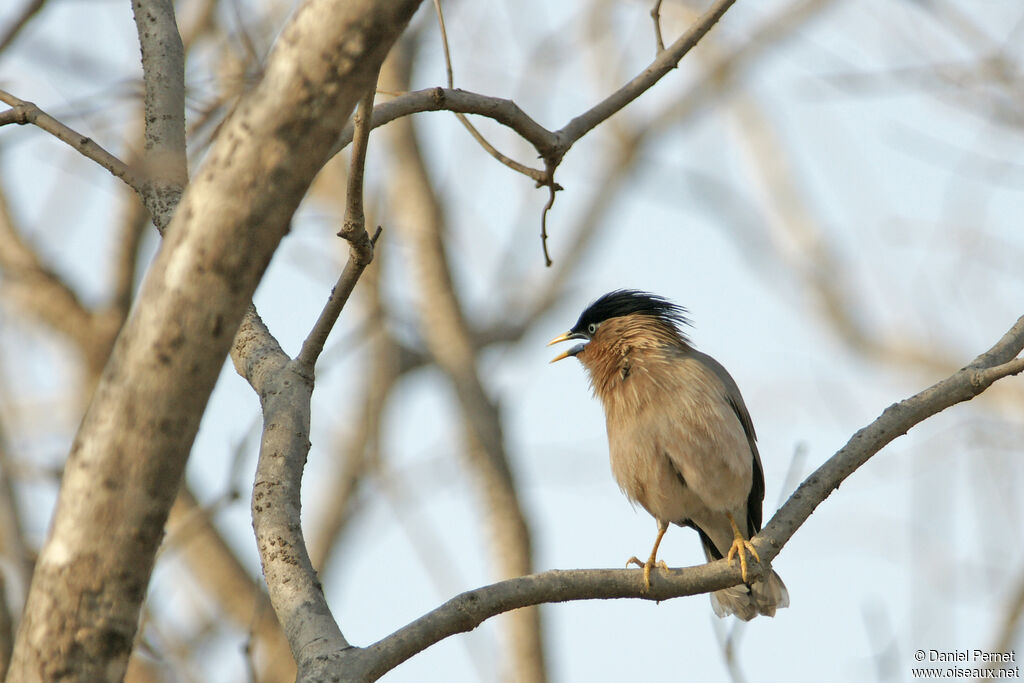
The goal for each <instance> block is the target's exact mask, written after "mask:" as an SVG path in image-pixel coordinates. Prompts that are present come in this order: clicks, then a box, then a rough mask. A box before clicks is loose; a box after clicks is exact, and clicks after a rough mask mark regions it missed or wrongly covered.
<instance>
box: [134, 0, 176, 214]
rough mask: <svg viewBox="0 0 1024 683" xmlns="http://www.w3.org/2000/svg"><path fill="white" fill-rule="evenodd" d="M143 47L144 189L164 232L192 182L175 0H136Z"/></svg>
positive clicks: (150, 206)
mask: <svg viewBox="0 0 1024 683" xmlns="http://www.w3.org/2000/svg"><path fill="white" fill-rule="evenodd" d="M132 12H133V14H134V16H135V26H136V29H137V31H138V35H139V46H140V47H141V48H142V81H143V84H144V85H145V89H146V97H145V105H146V107H145V108H146V119H145V120H146V146H145V153H144V155H143V162H144V170H145V175H146V177H147V178H148V180H149V182H148V183H147V184H146V186H145V191H144V192H143V193H142V201H143V202H145V203H146V208H147V209H149V213H150V215H151V216H152V217H153V224H154V225H156V228H157V230H159V231H160V232H161V233H163V231H164V228H166V227H167V224H168V223H169V222H170V220H171V216H173V215H174V211H175V209H177V207H178V200H180V199H181V193H182V192H183V191H184V189H185V184H186V183H187V182H188V159H187V157H186V156H185V48H184V46H183V45H182V42H181V34H180V32H179V31H178V23H177V20H176V19H175V17H174V3H173V2H172V0H133V2H132Z"/></svg>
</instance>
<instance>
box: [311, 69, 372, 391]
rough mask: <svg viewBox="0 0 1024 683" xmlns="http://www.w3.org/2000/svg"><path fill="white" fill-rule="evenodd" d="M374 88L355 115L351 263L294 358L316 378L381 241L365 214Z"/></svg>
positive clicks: (345, 230)
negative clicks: (330, 338) (369, 227)
mask: <svg viewBox="0 0 1024 683" xmlns="http://www.w3.org/2000/svg"><path fill="white" fill-rule="evenodd" d="M373 83H374V85H373V86H372V87H370V88H369V89H368V90H367V91H366V94H365V95H364V96H363V99H362V100H361V101H360V102H359V109H358V110H357V111H356V114H355V117H354V118H355V127H356V139H355V143H354V144H353V145H352V162H351V166H350V168H349V173H348V187H347V192H346V200H345V202H346V203H345V219H344V220H343V221H342V228H341V230H340V231H339V232H338V237H342V238H344V239H345V240H347V241H348V243H349V255H348V262H347V263H346V264H345V268H344V269H343V270H342V271H341V275H340V276H339V277H338V282H337V283H336V284H335V285H334V288H333V289H331V295H330V296H329V297H328V298H327V303H326V304H325V305H324V309H323V311H321V312H320V317H319V318H317V321H316V323H314V324H313V329H312V330H310V332H309V336H307V337H306V341H304V342H303V343H302V350H301V351H300V352H299V355H298V356H297V357H296V358H295V360H296V362H298V363H299V365H301V366H302V367H304V368H306V370H307V371H308V373H309V376H310V377H312V376H313V369H314V367H315V366H316V360H317V358H319V357H320V353H321V352H322V351H323V350H324V344H325V343H327V336H328V335H329V334H330V333H331V330H332V329H333V328H334V323H336V322H337V320H338V316H339V315H341V309H343V308H344V307H345V303H346V302H347V301H348V297H349V295H350V294H352V290H353V289H355V286H356V282H358V281H359V276H360V275H362V274H363V270H365V269H366V266H367V265H369V263H370V262H371V261H372V260H373V247H374V245H375V244H376V243H377V238H378V237H380V232H381V228H380V226H377V230H376V232H374V234H373V237H370V236H368V235H367V234H366V227H365V226H366V216H365V214H364V211H363V168H364V166H365V164H366V147H367V143H368V141H369V139H370V112H371V111H372V109H373V96H374V93H375V92H376V84H377V79H376V78H374V79H373Z"/></svg>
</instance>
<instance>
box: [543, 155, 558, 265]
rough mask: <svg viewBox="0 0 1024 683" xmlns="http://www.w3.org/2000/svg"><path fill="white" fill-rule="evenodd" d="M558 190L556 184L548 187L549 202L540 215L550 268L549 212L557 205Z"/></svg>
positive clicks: (547, 262) (545, 258) (545, 261)
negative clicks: (556, 195) (556, 194)
mask: <svg viewBox="0 0 1024 683" xmlns="http://www.w3.org/2000/svg"><path fill="white" fill-rule="evenodd" d="M551 173H552V175H554V169H551ZM556 189H557V188H556V187H555V184H554V183H552V184H551V185H548V192H549V194H548V201H547V203H545V204H544V210H543V211H541V213H540V246H541V249H543V250H544V265H545V266H546V267H548V268H550V267H551V264H552V261H551V256H550V255H549V254H548V212H549V211H551V207H552V206H554V205H555V192H556Z"/></svg>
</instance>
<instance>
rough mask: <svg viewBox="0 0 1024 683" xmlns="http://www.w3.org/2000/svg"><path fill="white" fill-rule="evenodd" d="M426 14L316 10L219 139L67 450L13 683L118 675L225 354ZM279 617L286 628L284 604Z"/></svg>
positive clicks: (289, 36)
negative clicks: (359, 110)
mask: <svg viewBox="0 0 1024 683" xmlns="http://www.w3.org/2000/svg"><path fill="white" fill-rule="evenodd" d="M417 4H418V2H417V1H416V0H405V1H404V2H373V1H371V0H361V1H358V0H356V1H353V2H345V3H341V2H337V1H335V0H307V1H306V2H305V3H303V4H302V5H301V6H300V7H299V8H298V9H296V11H295V13H294V14H293V16H292V18H291V20H290V22H289V24H288V25H287V26H286V27H285V29H284V31H283V32H282V34H281V36H280V38H279V39H278V42H277V44H276V46H275V49H274V51H273V53H272V54H271V56H270V59H269V60H268V63H267V69H266V73H265V75H264V78H263V79H262V80H261V82H260V83H259V84H258V85H257V87H256V88H255V89H254V90H253V91H251V92H250V93H248V95H247V96H245V97H244V98H243V99H242V101H241V102H239V104H238V107H237V108H236V109H235V110H234V112H233V114H232V115H231V116H230V117H229V119H228V120H227V121H226V122H225V123H224V124H223V126H222V127H221V130H220V133H219V134H218V136H217V139H216V141H215V143H214V145H213V147H212V149H211V150H210V152H209V154H208V155H207V157H206V159H205V161H204V164H203V167H202V169H201V171H200V173H199V174H198V175H197V176H196V178H195V180H194V181H193V182H192V183H191V185H190V186H189V188H188V189H187V191H186V192H185V194H184V196H183V197H182V200H181V204H180V206H179V207H178V210H177V211H175V213H174V218H173V219H172V221H171V224H170V226H169V229H168V230H167V235H166V237H165V239H164V243H163V244H162V246H161V248H160V250H159V251H158V252H157V255H156V258H155V260H154V262H153V264H152V266H151V267H150V269H149V272H148V273H147V276H146V279H145V281H144V282H143V285H142V288H141V290H140V293H139V297H138V299H137V301H136V305H135V307H134V308H133V309H132V314H131V316H130V317H129V319H128V321H127V322H126V323H125V325H124V327H123V328H122V331H121V334H120V335H119V336H118V339H117V342H116V344H115V346H114V350H113V353H112V354H111V358H110V361H109V362H108V364H107V366H106V368H105V370H104V373H103V376H102V378H101V380H100V383H99V386H98V387H97V389H96V392H95V394H94V396H93V400H92V404H91V405H90V406H89V410H88V412H87V413H86V415H85V417H84V419H83V420H82V423H81V426H80V428H79V432H78V435H77V436H76V439H75V442H74V445H73V446H72V449H71V453H70V455H69V457H68V460H67V465H66V467H65V470H64V478H63V480H62V483H61V491H60V495H59V498H58V504H57V510H56V513H55V516H54V520H53V526H52V529H51V532H50V536H49V538H48V540H47V542H46V544H45V545H44V547H43V550H42V552H41V553H40V556H39V560H38V562H37V563H36V569H35V574H34V576H33V580H32V587H31V590H30V593H29V596H28V601H27V604H26V608H25V619H24V620H23V621H22V623H21V628H20V630H19V632H18V637H17V642H16V645H15V650H14V655H13V660H12V663H11V673H10V674H9V676H10V677H13V678H11V680H22V681H34V680H39V679H56V678H60V677H63V676H68V675H73V676H74V677H75V678H76V679H77V680H83V681H84V680H89V681H106V680H119V679H120V678H121V677H122V676H123V674H124V671H125V666H126V663H127V660H128V654H129V652H130V650H131V647H132V643H133V641H134V636H135V632H136V628H137V624H138V618H139V610H140V607H141V604H142V600H143V598H144V597H145V593H146V586H147V584H148V581H149V577H150V573H151V571H152V566H153V559H154V556H155V553H156V549H157V547H158V546H159V543H160V540H161V538H162V535H163V528H164V524H165V522H166V520H167V516H168V512H169V510H170V507H171V504H172V502H173V500H174V498H175V494H176V492H177V489H178V487H179V484H180V482H181V475H182V472H183V470H184V466H185V462H186V460H187V457H188V453H189V450H190V448H191V445H192V442H193V440H194V438H195V435H196V431H197V430H198V427H199V419H200V417H201V415H202V413H203V411H204V408H205V406H206V402H207V400H208V398H209V396H210V392H211V391H212V389H213V386H214V383H215V382H216V379H217V377H218V375H219V372H220V369H221V366H222V365H223V361H224V357H225V355H226V354H227V351H228V349H229V348H230V347H231V345H232V341H233V339H234V337H235V332H236V330H237V329H238V326H239V323H240V322H241V319H242V317H243V315H244V313H245V311H246V308H247V307H248V306H249V302H250V301H251V299H252V294H253V292H254V291H255V288H256V285H257V284H258V282H259V280H260V278H261V276H262V274H263V272H264V269H265V268H266V267H267V265H268V263H269V261H270V257H271V256H272V254H273V252H274V250H275V249H276V247H277V245H278V243H279V242H280V240H281V238H282V237H283V236H284V234H285V232H286V230H287V227H288V225H289V222H290V219H291V216H292V214H293V213H294V211H295V209H296V207H297V206H298V204H299V202H300V201H301V199H302V197H303V195H304V194H305V192H306V190H307V189H308V187H309V185H310V183H311V182H312V180H313V177H314V175H315V174H316V173H317V171H319V170H320V168H321V167H322V166H323V164H324V163H325V161H326V160H327V154H326V153H327V150H328V149H329V147H330V144H331V143H332V142H333V141H334V140H336V139H337V137H338V134H339V133H340V131H341V128H342V126H343V125H344V123H345V121H346V120H347V119H348V117H349V116H350V114H351V112H352V110H353V108H354V107H355V104H356V102H357V101H358V99H359V97H360V96H361V95H362V94H363V93H364V92H365V91H366V89H367V88H368V87H370V85H371V84H372V77H373V74H375V73H376V71H377V69H378V68H379V66H380V63H381V61H382V60H383V58H384V56H385V54H386V53H387V51H388V49H389V48H390V46H391V44H392V42H393V41H394V40H395V38H396V37H397V35H398V34H399V33H400V32H401V31H402V30H403V29H404V27H405V24H406V23H407V22H408V20H409V17H410V16H411V15H412V12H413V11H414V10H415V9H416V6H417ZM284 102H288V103H292V106H281V103H284ZM281 540H282V541H283V540H284V539H283V538H282V539H281ZM281 550H282V551H283V550H284V548H281ZM126 568H130V570H128V569H126ZM272 588H273V587H272ZM277 588H278V590H279V591H281V590H285V591H287V587H286V586H278V587H277ZM271 597H272V602H274V601H273V598H274V595H273V594H272V595H271ZM274 607H275V610H277V611H278V614H279V616H280V615H281V614H282V612H281V605H280V603H279V601H278V602H274ZM285 616H289V615H288V614H287V612H286V613H285ZM282 621H283V625H284V628H285V632H286V635H288V636H289V642H290V644H291V645H292V648H293V653H295V654H296V655H297V656H298V655H305V654H307V653H306V652H303V650H302V647H303V645H304V644H303V643H298V642H297V641H295V640H293V638H294V637H295V636H296V635H299V631H298V630H297V629H295V628H294V624H292V623H290V622H288V621H286V620H284V619H282ZM301 661H302V660H301V659H300V662H301ZM71 672H73V674H71Z"/></svg>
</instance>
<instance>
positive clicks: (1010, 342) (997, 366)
mask: <svg viewBox="0 0 1024 683" xmlns="http://www.w3.org/2000/svg"><path fill="white" fill-rule="evenodd" d="M1022 348H1024V317H1021V318H1020V319H1019V320H1017V323H1016V324H1015V325H1014V326H1013V327H1012V328H1010V330H1009V331H1008V332H1007V333H1006V334H1005V335H1003V338H1002V339H1000V340H999V341H998V342H997V343H996V344H995V346H993V347H992V348H991V349H989V350H988V351H986V352H985V353H983V354H981V355H980V356H978V357H977V358H975V359H974V361H972V362H971V364H970V365H968V366H967V367H965V368H963V369H962V370H960V371H958V372H956V373H954V374H953V375H951V376H949V377H947V378H946V379H944V380H942V381H941V382H938V383H937V384H934V385H932V386H931V387H929V388H927V389H925V390H924V391H922V392H920V393H918V394H915V395H914V396H911V397H910V398H908V399H906V400H904V401H901V402H899V403H895V404H893V405H891V406H889V407H888V408H886V409H885V412H883V413H882V414H881V415H880V416H879V417H878V418H877V419H876V420H875V421H874V422H872V423H871V424H869V425H868V426H867V427H864V428H863V429H861V430H859V431H858V432H857V433H856V434H854V435H853V437H852V438H851V439H850V440H849V441H848V442H847V444H846V445H845V446H843V447H842V448H841V449H840V450H839V451H838V452H837V453H836V454H835V455H833V456H832V457H831V458H829V459H828V461H826V462H825V464H823V465H822V466H821V467H819V468H818V469H817V470H815V471H814V472H813V473H812V474H811V475H810V476H809V477H807V479H805V480H804V482H803V483H802V484H801V485H800V486H799V488H797V490H796V491H795V492H794V493H793V495H792V496H790V498H789V500H788V501H786V504H785V505H783V506H782V507H781V508H780V509H779V511H778V512H776V513H775V516H774V517H772V519H771V521H770V522H768V524H766V525H765V527H764V529H762V530H761V533H760V534H758V535H757V536H756V539H757V540H756V541H755V545H756V546H757V548H758V552H759V553H760V554H761V557H762V558H763V559H764V560H765V561H767V562H770V561H771V560H772V559H773V558H774V557H775V556H776V555H777V554H778V553H779V551H780V550H781V549H782V546H783V545H785V544H786V542H787V541H788V540H789V539H790V538H791V537H792V536H793V534H794V533H795V532H796V530H797V529H799V528H800V526H801V525H802V524H803V523H804V522H805V521H807V518H808V517H809V516H810V515H811V513H812V512H814V509H815V508H817V507H818V505H819V504H821V502H822V501H824V500H825V499H826V498H827V497H828V496H829V495H830V494H831V493H832V491H834V490H835V489H837V488H839V485H840V484H841V483H842V482H843V481H844V480H845V479H846V478H847V477H848V476H850V475H851V474H853V473H854V472H855V471H856V470H857V469H859V468H860V467H861V466H862V465H863V464H864V463H866V462H867V461H868V459H870V458H871V456H873V455H874V454H875V453H877V452H878V451H879V450H881V449H882V448H883V447H884V446H885V445H886V444H888V443H889V442H890V441H892V440H893V439H895V438H897V437H899V436H902V435H903V434H906V433H907V432H908V431H909V430H910V428H911V427H913V426H914V425H916V424H918V423H920V422H923V421H924V420H925V419H927V418H929V417H931V416H932V415H935V414H936V413H939V412H941V411H943V410H945V409H946V408H948V407H950V406H952V405H956V404H957V403H961V402H963V401H969V400H971V399H972V398H974V397H975V396H977V395H978V394H980V393H981V392H983V391H985V390H986V389H987V388H988V387H989V386H991V385H992V383H993V382H995V381H996V380H998V379H1001V378H1003V377H1006V376H1008V375H1016V374H1018V373H1020V372H1022V371H1024V358H1014V356H1016V355H1017V354H1019V353H1020V352H1021V349H1022Z"/></svg>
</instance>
